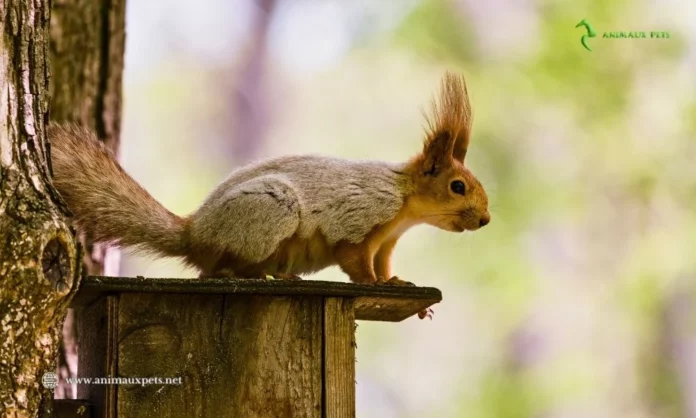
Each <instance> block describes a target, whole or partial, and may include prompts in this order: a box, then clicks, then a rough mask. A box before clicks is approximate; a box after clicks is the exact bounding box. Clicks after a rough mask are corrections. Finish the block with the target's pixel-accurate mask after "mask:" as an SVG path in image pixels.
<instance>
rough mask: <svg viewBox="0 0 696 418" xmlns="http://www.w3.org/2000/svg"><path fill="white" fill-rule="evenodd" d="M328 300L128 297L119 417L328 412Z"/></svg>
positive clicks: (122, 313)
mask: <svg viewBox="0 0 696 418" xmlns="http://www.w3.org/2000/svg"><path fill="white" fill-rule="evenodd" d="M322 307H323V301H322V298H320V297H283V296H253V295H245V296H238V295H214V294H209V295H184V294H156V293H154V294H153V293H149V294H148V293H140V294H138V293H124V294H122V295H121V300H120V303H119V308H120V309H119V314H118V322H119V348H118V350H119V376H121V377H155V376H156V377H163V378H166V377H179V376H180V377H181V378H182V385H181V386H175V385H164V386H158V385H147V386H138V385H121V386H119V387H118V412H119V417H121V418H127V417H135V416H137V417H144V418H147V417H172V418H177V417H245V418H246V417H252V418H253V417H281V416H282V417H320V416H321V395H322V382H321V374H322V364H321V362H322V334H323V329H322V315H323V309H322Z"/></svg>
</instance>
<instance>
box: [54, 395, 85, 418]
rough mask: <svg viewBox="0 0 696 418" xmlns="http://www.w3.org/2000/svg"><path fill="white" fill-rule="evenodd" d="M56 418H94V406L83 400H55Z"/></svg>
mask: <svg viewBox="0 0 696 418" xmlns="http://www.w3.org/2000/svg"><path fill="white" fill-rule="evenodd" d="M53 416H54V417H55V418H92V417H93V416H94V415H92V405H91V404H90V403H89V401H86V400H82V399H54V400H53Z"/></svg>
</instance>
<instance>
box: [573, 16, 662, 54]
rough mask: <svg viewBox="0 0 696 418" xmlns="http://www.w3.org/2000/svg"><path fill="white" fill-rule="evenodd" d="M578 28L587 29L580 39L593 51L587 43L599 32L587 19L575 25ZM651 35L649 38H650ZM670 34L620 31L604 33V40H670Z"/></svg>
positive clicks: (586, 47) (587, 48)
mask: <svg viewBox="0 0 696 418" xmlns="http://www.w3.org/2000/svg"><path fill="white" fill-rule="evenodd" d="M575 27H576V28H580V27H582V28H585V30H586V31H587V34H585V35H582V36H581V37H580V43H581V44H582V46H583V47H585V49H586V50H588V51H592V49H590V46H589V45H587V41H588V39H589V38H594V37H595V36H597V32H595V31H594V29H592V26H591V25H590V23H589V22H588V21H587V19H583V20H581V21H580V22H579V23H578V24H577V25H575ZM648 35H649V36H648ZM670 37H671V36H670V33H669V32H665V31H660V32H656V31H629V32H625V31H619V32H604V33H603V34H602V38H603V39H669V38H670Z"/></svg>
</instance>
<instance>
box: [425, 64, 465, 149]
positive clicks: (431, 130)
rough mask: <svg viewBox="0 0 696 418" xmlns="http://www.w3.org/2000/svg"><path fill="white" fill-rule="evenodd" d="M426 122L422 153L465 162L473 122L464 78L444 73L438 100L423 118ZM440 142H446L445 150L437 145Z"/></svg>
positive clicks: (433, 102)
mask: <svg viewBox="0 0 696 418" xmlns="http://www.w3.org/2000/svg"><path fill="white" fill-rule="evenodd" d="M425 120H426V122H427V124H428V128H427V130H426V131H427V132H426V133H427V137H426V140H425V149H424V153H426V154H428V153H432V152H447V156H448V157H452V158H454V159H456V160H458V161H460V162H464V157H465V156H466V150H467V148H469V136H470V134H471V121H472V115H471V104H470V103H469V94H468V92H467V89H466V82H465V81H464V77H462V76H460V75H456V74H454V73H452V72H449V71H447V72H446V73H445V76H444V77H443V79H442V84H441V86H440V95H439V98H438V99H437V100H435V99H433V101H432V103H431V105H430V114H425ZM443 138H447V139H448V142H449V143H448V144H447V145H448V146H447V147H443V146H442V144H437V143H438V142H441V141H442V140H443ZM441 157H445V156H444V155H441Z"/></svg>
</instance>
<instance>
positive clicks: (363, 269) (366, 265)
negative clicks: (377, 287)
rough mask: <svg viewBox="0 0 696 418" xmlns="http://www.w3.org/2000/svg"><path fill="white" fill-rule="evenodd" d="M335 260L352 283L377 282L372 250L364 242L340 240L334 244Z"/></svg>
mask: <svg viewBox="0 0 696 418" xmlns="http://www.w3.org/2000/svg"><path fill="white" fill-rule="evenodd" d="M335 257H336V262H337V263H338V265H339V267H341V270H343V272H344V273H346V274H347V275H348V277H349V278H350V281H352V282H353V283H366V284H374V283H377V276H376V275H375V270H374V267H373V258H374V251H372V250H371V248H370V247H369V245H367V244H366V243H360V244H353V243H348V242H342V243H339V244H337V245H336V249H335Z"/></svg>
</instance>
